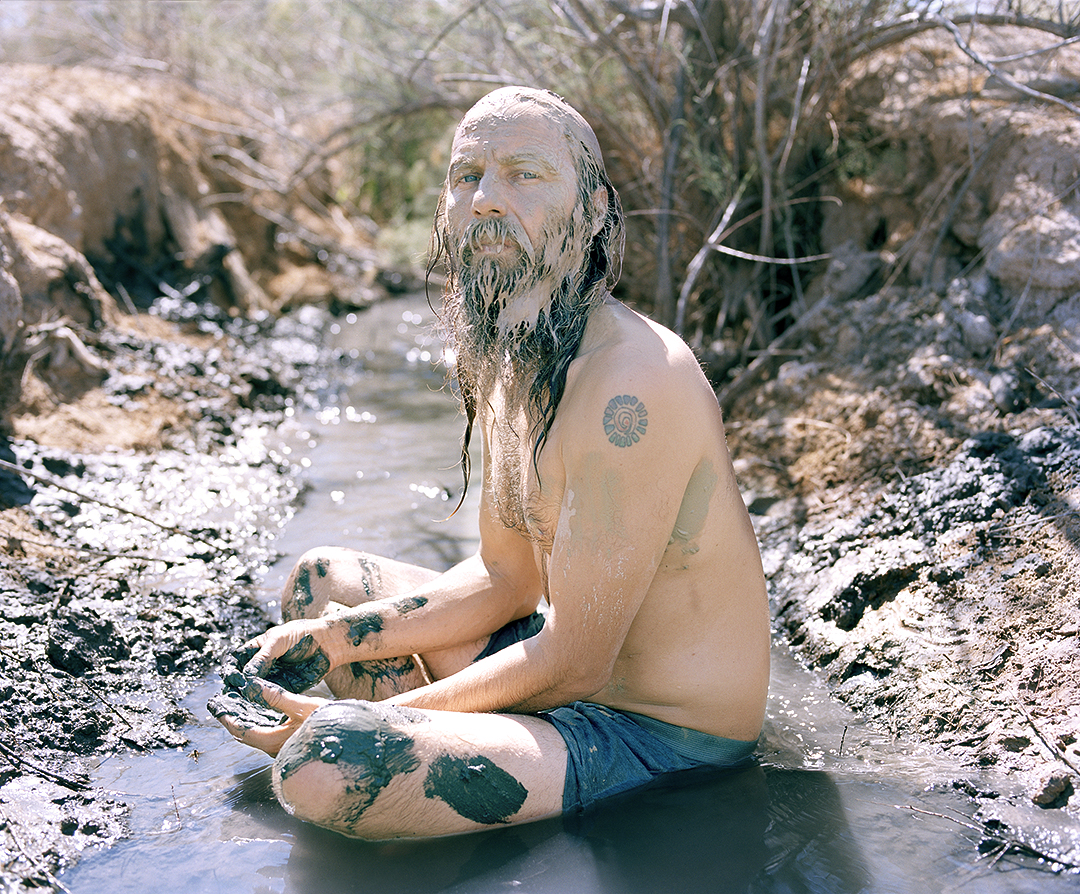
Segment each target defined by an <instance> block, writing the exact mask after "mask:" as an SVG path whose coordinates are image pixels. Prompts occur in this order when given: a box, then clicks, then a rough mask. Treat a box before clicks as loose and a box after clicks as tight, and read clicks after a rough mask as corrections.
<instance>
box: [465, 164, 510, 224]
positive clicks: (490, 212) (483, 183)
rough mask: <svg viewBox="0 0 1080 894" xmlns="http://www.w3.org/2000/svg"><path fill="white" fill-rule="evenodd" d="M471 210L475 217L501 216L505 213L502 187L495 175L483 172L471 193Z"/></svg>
mask: <svg viewBox="0 0 1080 894" xmlns="http://www.w3.org/2000/svg"><path fill="white" fill-rule="evenodd" d="M472 211H473V215H474V216H475V217H502V216H503V215H504V214H506V201H505V196H504V194H503V187H502V184H501V183H500V181H499V179H498V177H497V176H495V175H494V174H492V173H487V174H484V176H483V177H481V178H480V182H479V183H478V184H477V185H476V191H475V192H474V193H473V200H472Z"/></svg>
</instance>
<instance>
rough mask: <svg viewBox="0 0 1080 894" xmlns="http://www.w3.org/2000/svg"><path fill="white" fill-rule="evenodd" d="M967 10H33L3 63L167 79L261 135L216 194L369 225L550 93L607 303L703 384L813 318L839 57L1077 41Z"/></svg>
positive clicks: (837, 166) (422, 197)
mask: <svg viewBox="0 0 1080 894" xmlns="http://www.w3.org/2000/svg"><path fill="white" fill-rule="evenodd" d="M987 5H988V4H981V7H980V13H979V15H978V16H975V15H972V14H970V13H967V12H964V11H963V10H964V9H967V8H969V6H968V5H965V4H960V5H958V7H957V14H956V15H955V16H954V17H953V18H951V19H946V18H943V15H944V14H943V13H942V9H945V10H946V11H947V10H948V4H944V5H943V4H942V3H940V2H931V0H918V2H910V0H909V2H895V0H828V2H816V0H774V2H768V3H762V2H758V0H550V2H549V3H546V4H541V3H536V2H535V0H457V2H435V0H424V2H415V3H400V2H394V0H352V2H331V0H314V2H311V0H308V2H300V0H263V2H233V0H218V2H203V0H195V2H172V0H162V2H151V0H141V2H131V0H100V2H84V3H78V4H71V3H50V2H40V3H35V4H24V5H23V6H22V8H21V14H22V16H23V17H24V19H25V20H24V21H21V22H19V28H18V29H11V28H9V29H8V34H7V37H6V39H5V41H4V49H5V53H6V58H8V59H16V58H19V57H20V56H23V57H28V56H32V57H33V58H35V59H37V60H44V61H53V62H56V63H58V64H70V63H73V62H92V63H94V64H98V65H105V66H112V67H122V68H124V69H125V70H128V71H132V70H135V71H137V70H140V69H142V70H145V69H151V70H155V71H158V70H166V71H168V72H170V73H172V74H174V75H176V76H178V77H181V78H184V79H185V80H187V81H188V82H189V83H191V84H192V85H194V86H196V87H198V88H199V89H201V90H205V91H208V92H210V93H212V94H214V95H215V96H217V97H219V98H224V99H227V100H228V101H230V102H232V103H234V104H236V105H238V106H240V107H243V108H244V109H245V110H247V111H249V112H250V113H251V114H252V116H253V119H254V120H255V121H257V122H258V123H259V126H258V127H257V128H256V129H257V130H258V131H259V132H258V133H255V134H252V135H251V140H250V142H249V143H248V144H247V149H246V150H245V151H241V150H238V149H237V148H236V147H235V146H233V147H231V149H230V151H229V152H228V153H223V154H222V157H221V158H219V159H218V163H219V164H221V165H223V166H228V168H229V169H230V171H231V172H232V173H233V174H234V176H235V175H237V173H238V172H239V173H240V174H243V175H244V176H246V177H248V178H253V179H255V180H257V181H259V182H260V183H263V184H265V183H266V182H267V181H270V182H271V183H272V185H273V186H274V187H275V188H278V189H280V190H283V191H287V190H289V189H292V188H295V186H296V184H298V183H303V182H304V181H305V177H306V176H307V175H308V174H310V171H311V170H313V169H315V168H317V167H318V166H319V165H323V164H325V163H327V162H328V161H330V162H332V163H333V164H335V165H337V170H338V176H337V178H336V182H335V183H334V184H332V185H331V186H328V188H327V194H326V195H324V196H312V197H311V199H310V202H311V204H313V205H317V206H319V210H320V213H322V212H323V211H325V207H324V206H325V205H326V204H327V203H330V202H334V203H338V204H339V205H340V206H341V207H343V208H344V209H345V210H346V212H347V213H348V214H350V215H351V216H352V218H353V219H356V220H366V219H370V220H371V221H373V223H372V224H371V226H372V227H376V226H378V227H383V226H387V225H402V224H407V223H409V222H410V221H418V220H424V219H425V218H426V217H428V216H429V215H430V213H431V210H432V208H433V207H434V198H435V194H436V193H437V191H438V188H439V182H440V180H441V176H442V171H443V169H444V166H445V161H446V154H447V148H448V143H449V134H450V132H451V129H452V126H453V123H454V121H455V120H456V119H457V117H458V116H459V115H460V113H461V112H462V111H463V110H464V109H466V108H468V106H469V105H471V103H472V102H473V101H475V99H476V98H478V97H479V96H480V95H482V94H483V93H484V92H486V91H487V90H489V89H492V88H494V87H497V86H501V85H505V84H514V83H527V84H530V85H534V86H538V87H546V88H550V89H553V90H555V91H556V92H558V93H560V94H562V95H563V96H565V97H566V98H567V99H568V100H569V101H570V102H571V103H572V104H574V105H575V106H576V107H578V108H579V109H580V110H581V111H582V113H583V114H584V115H585V116H586V117H587V118H588V119H589V120H590V121H591V122H592V123H593V124H594V126H595V127H596V130H597V132H598V135H599V136H600V140H601V143H602V145H603V147H604V151H605V155H606V157H607V159H608V164H609V168H610V170H611V173H612V175H613V179H614V180H615V181H616V184H617V186H618V187H619V189H620V192H621V194H622V196H623V200H624V205H625V206H626V209H627V211H628V214H629V239H628V249H627V262H626V273H625V276H624V281H623V285H622V286H621V289H622V293H623V297H625V298H627V299H628V300H630V301H632V302H633V303H635V304H636V305H638V306H640V307H643V308H645V309H648V310H650V311H651V312H652V313H653V315H654V316H655V317H657V318H658V319H659V320H661V321H662V322H665V323H667V324H668V325H671V326H673V327H674V328H675V329H677V330H678V331H679V332H680V333H682V334H683V335H684V336H685V337H687V338H688V340H689V341H691V343H692V344H694V345H695V346H696V347H699V348H702V349H703V350H705V351H709V350H710V349H711V350H712V359H713V361H714V363H715V364H716V369H715V370H714V373H715V374H716V375H717V376H718V377H723V376H725V375H731V374H734V373H735V372H737V371H738V370H740V369H742V368H745V367H746V365H747V364H748V363H750V361H751V360H752V359H753V358H755V357H760V356H761V355H763V354H764V355H766V356H768V355H769V354H770V353H776V352H777V351H779V350H782V349H783V348H784V347H785V344H784V341H783V340H784V339H791V338H792V337H794V336H797V335H798V332H799V328H800V320H802V319H804V318H805V317H806V316H807V315H808V314H811V313H812V312H813V300H812V298H811V297H808V292H809V291H810V288H809V287H810V283H811V281H812V279H813V278H814V277H815V276H817V275H819V274H820V273H821V272H822V270H823V269H824V263H825V258H824V257H823V255H822V252H821V248H820V243H819V236H820V223H821V211H822V203H823V202H826V201H829V200H830V199H829V196H828V195H826V191H825V184H826V183H828V182H829V179H830V178H834V177H836V176H838V175H843V174H844V172H845V171H847V170H849V169H853V166H854V167H857V166H858V164H859V163H860V159H864V158H865V156H866V154H867V152H872V151H873V149H874V146H873V145H872V144H868V141H867V139H868V138H867V135H866V134H862V133H860V132H859V129H858V126H857V124H853V123H852V122H849V121H846V120H844V111H843V110H842V109H838V108H837V107H836V104H835V98H836V95H837V92H838V88H839V85H840V84H841V83H842V82H843V79H844V77H845V75H846V73H847V72H848V71H849V70H850V68H851V66H852V65H853V64H854V63H855V62H856V61H857V60H859V59H860V58H863V57H865V56H866V55H867V54H869V53H872V52H875V51H877V50H879V49H881V48H882V47H885V46H887V45H889V44H890V43H894V42H898V41H900V40H904V39H906V38H907V37H910V36H911V35H913V34H916V33H918V32H920V31H923V30H927V29H930V28H937V29H946V30H948V29H952V31H954V32H955V36H956V37H957V41H958V43H960V44H961V45H962V40H963V34H962V32H961V31H960V28H959V27H958V26H963V25H965V24H970V23H971V22H973V21H975V20H976V19H978V20H979V21H980V22H984V23H990V24H994V23H1011V24H1020V25H1023V26H1026V27H1029V28H1033V29H1038V30H1039V31H1042V32H1045V33H1046V35H1047V40H1048V42H1051V41H1054V40H1059V39H1060V40H1067V39H1070V38H1075V37H1076V35H1077V34H1078V33H1080V30H1078V29H1080V10H1077V8H1076V7H1075V4H1073V5H1070V7H1069V9H1066V5H1065V4H1058V3H1047V2H1028V3H1022V2H1020V0H1000V2H998V3H997V5H996V6H995V7H994V8H993V9H992V10H991V11H990V12H987V11H985V9H983V7H986V6H987ZM961 13H962V14H961ZM9 24H10V22H9ZM984 62H985V60H983V62H980V63H979V64H983V63H984ZM871 139H872V138H871ZM242 199H243V197H242V196H240V197H239V200H241V201H242ZM864 248H873V246H864Z"/></svg>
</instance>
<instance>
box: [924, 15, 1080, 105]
mask: <svg viewBox="0 0 1080 894" xmlns="http://www.w3.org/2000/svg"><path fill="white" fill-rule="evenodd" d="M937 24H939V25H940V26H941V27H942V28H944V29H946V30H947V31H948V32H949V33H950V34H952V36H953V40H954V41H956V45H957V46H958V47H959V48H960V51H961V52H962V53H963V54H964V55H965V56H969V57H970V58H971V59H972V60H973V61H974V62H976V63H977V64H978V65H981V66H982V67H983V68H985V69H986V70H987V71H988V72H990V74H992V75H993V76H994V77H996V78H997V79H998V80H999V81H1001V82H1002V83H1003V84H1007V85H1008V86H1010V87H1012V88H1013V90H1018V91H1020V92H1021V93H1023V94H1024V95H1025V96H1030V97H1032V98H1033V99H1041V100H1043V101H1045V102H1054V103H1057V104H1058V105H1059V106H1063V107H1064V108H1066V109H1068V110H1069V111H1070V112H1072V113H1073V114H1074V115H1080V106H1075V105H1073V104H1072V103H1071V102H1069V101H1068V100H1065V99H1062V98H1061V97H1059V96H1054V95H1053V94H1052V93H1042V92H1041V91H1039V90H1035V89H1033V88H1031V87H1028V86H1027V85H1026V84H1021V83H1020V82H1019V81H1018V80H1016V78H1014V77H1013V76H1012V75H1010V74H1008V73H1007V72H1004V71H1002V70H1001V69H1000V68H998V67H997V66H996V65H994V63H993V62H991V61H990V60H989V59H984V58H983V57H982V56H981V55H979V54H978V53H977V52H976V51H975V50H973V49H972V48H971V45H970V44H969V43H968V42H967V41H966V40H964V36H963V35H962V34H961V33H960V29H959V28H958V27H956V24H955V23H954V22H951V21H949V20H948V19H946V18H944V17H938V19H937Z"/></svg>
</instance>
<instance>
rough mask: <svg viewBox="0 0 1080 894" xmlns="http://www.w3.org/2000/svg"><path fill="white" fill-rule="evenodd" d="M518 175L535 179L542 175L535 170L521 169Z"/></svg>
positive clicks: (525, 178) (527, 178)
mask: <svg viewBox="0 0 1080 894" xmlns="http://www.w3.org/2000/svg"><path fill="white" fill-rule="evenodd" d="M518 176H519V177H521V179H522V180H535V179H536V178H537V177H539V176H540V175H539V174H537V173H536V172H535V171H521V172H520V173H519V174H518Z"/></svg>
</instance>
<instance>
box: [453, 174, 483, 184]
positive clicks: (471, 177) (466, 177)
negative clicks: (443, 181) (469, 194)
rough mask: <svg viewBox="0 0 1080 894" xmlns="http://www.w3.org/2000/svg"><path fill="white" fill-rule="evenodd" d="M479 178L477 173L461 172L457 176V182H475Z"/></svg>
mask: <svg viewBox="0 0 1080 894" xmlns="http://www.w3.org/2000/svg"><path fill="white" fill-rule="evenodd" d="M479 179H480V175H479V174H462V175H461V176H460V177H458V183H476V182H477V181H478V180H479Z"/></svg>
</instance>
